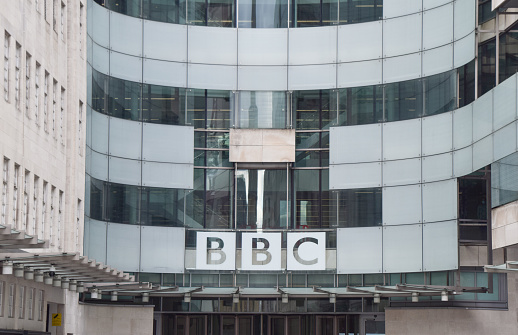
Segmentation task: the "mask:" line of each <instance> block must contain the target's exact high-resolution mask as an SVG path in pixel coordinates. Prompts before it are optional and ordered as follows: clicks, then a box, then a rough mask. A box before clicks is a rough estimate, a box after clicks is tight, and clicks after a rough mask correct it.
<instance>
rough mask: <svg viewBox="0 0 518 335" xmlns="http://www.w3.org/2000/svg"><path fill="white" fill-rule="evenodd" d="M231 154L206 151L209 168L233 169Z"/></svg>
mask: <svg viewBox="0 0 518 335" xmlns="http://www.w3.org/2000/svg"><path fill="white" fill-rule="evenodd" d="M229 153H230V151H228V150H226V151H215V150H210V151H206V152H205V155H206V158H207V162H206V164H207V166H208V167H232V166H233V164H232V163H231V162H229Z"/></svg>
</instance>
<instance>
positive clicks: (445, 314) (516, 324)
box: [385, 274, 518, 335]
mask: <svg viewBox="0 0 518 335" xmlns="http://www.w3.org/2000/svg"><path fill="white" fill-rule="evenodd" d="M508 289H509V297H508V299H509V310H508V311H497V310H482V309H480V310H476V309H463V308H437V309H432V308H388V309H387V310H386V312H385V326H386V334H387V335H404V334H412V335H414V334H419V335H427V334H430V335H437V334H466V335H473V334H499V335H507V334H509V335H510V334H513V335H515V334H517V333H518V321H517V316H518V300H517V299H518V295H517V294H518V274H509V275H508Z"/></svg>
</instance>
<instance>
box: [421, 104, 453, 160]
mask: <svg viewBox="0 0 518 335" xmlns="http://www.w3.org/2000/svg"><path fill="white" fill-rule="evenodd" d="M452 123H453V113H452V112H448V113H443V114H439V115H434V116H430V117H425V118H423V121H422V124H423V126H422V127H423V156H429V155H435V154H439V153H443V152H448V151H451V150H452V148H453V138H452V137H453V124H452Z"/></svg>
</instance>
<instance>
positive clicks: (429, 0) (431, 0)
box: [423, 0, 453, 10]
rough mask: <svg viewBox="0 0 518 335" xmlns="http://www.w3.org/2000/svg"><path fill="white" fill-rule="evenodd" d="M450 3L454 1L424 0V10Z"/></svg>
mask: <svg viewBox="0 0 518 335" xmlns="http://www.w3.org/2000/svg"><path fill="white" fill-rule="evenodd" d="M450 2H453V0H423V10H428V9H430V8H434V7H439V6H442V5H445V4H447V3H450Z"/></svg>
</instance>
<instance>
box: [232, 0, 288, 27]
mask: <svg viewBox="0 0 518 335" xmlns="http://www.w3.org/2000/svg"><path fill="white" fill-rule="evenodd" d="M238 10H239V23H238V26H239V28H287V27H288V0H240V1H239V7H238Z"/></svg>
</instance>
